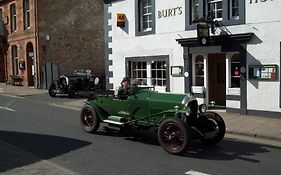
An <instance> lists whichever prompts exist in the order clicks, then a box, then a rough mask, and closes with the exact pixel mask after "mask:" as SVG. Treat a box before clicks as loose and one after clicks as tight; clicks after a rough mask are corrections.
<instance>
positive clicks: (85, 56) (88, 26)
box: [38, 0, 105, 75]
mask: <svg viewBox="0 0 281 175" xmlns="http://www.w3.org/2000/svg"><path fill="white" fill-rule="evenodd" d="M38 20H39V23H38V27H39V53H40V58H41V64H42V63H44V62H52V63H55V64H58V66H59V71H60V74H70V73H72V72H73V71H74V70H75V69H90V70H91V71H92V73H93V74H94V75H104V73H105V64H104V31H103V26H104V24H103V1H102V0H79V1H77V0H60V1H57V0H38Z"/></svg>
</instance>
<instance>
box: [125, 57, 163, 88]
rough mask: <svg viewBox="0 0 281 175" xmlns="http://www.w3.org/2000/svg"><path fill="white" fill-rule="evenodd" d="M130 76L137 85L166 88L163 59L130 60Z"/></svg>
mask: <svg viewBox="0 0 281 175" xmlns="http://www.w3.org/2000/svg"><path fill="white" fill-rule="evenodd" d="M129 64H130V70H129V71H130V77H131V80H132V81H133V82H135V83H137V84H138V85H139V86H156V87H164V88H166V83H167V78H166V71H167V69H166V62H165V61H137V62H135V61H131V62H129Z"/></svg>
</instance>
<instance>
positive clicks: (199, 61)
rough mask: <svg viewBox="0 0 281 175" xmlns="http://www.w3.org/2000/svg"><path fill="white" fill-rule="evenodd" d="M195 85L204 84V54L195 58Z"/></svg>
mask: <svg viewBox="0 0 281 175" xmlns="http://www.w3.org/2000/svg"><path fill="white" fill-rule="evenodd" d="M195 86H204V56H203V55H198V56H197V57H196V58H195Z"/></svg>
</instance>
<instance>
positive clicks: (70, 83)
mask: <svg viewBox="0 0 281 175" xmlns="http://www.w3.org/2000/svg"><path fill="white" fill-rule="evenodd" d="M104 88H105V87H104V77H102V76H93V75H92V74H91V72H90V71H84V70H79V71H74V73H73V74H71V75H69V76H65V75H61V76H60V77H59V78H58V79H57V80H56V81H54V82H53V83H52V84H51V85H50V86H49V89H48V91H49V95H50V96H51V97H55V96H56V95H57V94H67V95H68V96H69V97H70V98H72V97H74V96H75V95H76V94H77V93H78V92H79V91H94V90H97V89H104Z"/></svg>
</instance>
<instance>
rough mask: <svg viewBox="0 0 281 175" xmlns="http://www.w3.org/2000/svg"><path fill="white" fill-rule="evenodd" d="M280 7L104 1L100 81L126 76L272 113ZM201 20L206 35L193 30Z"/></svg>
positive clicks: (260, 2) (212, 1)
mask: <svg viewBox="0 0 281 175" xmlns="http://www.w3.org/2000/svg"><path fill="white" fill-rule="evenodd" d="M280 7H281V2H280V1H278V0H246V1H244V0H176V1H175V0H161V1H160V0H124V1H114V0H112V1H110V0H108V1H105V29H106V32H105V33H106V34H105V41H106V42H105V43H106V44H105V59H106V65H107V66H106V67H107V70H106V74H107V77H108V83H107V88H109V89H114V88H116V87H118V86H119V82H120V81H121V79H122V77H124V76H129V77H130V78H131V79H132V80H137V82H138V83H139V85H143V86H155V89H156V90H158V91H166V92H174V93H188V92H193V93H194V94H195V95H196V96H197V98H198V99H199V102H200V103H207V104H209V105H213V106H219V107H225V108H226V110H227V111H229V112H238V113H242V114H255V115H265V116H277V117H280V116H281V115H280V114H281V92H280V91H281V90H280V59H281V58H280V57H281V55H280V47H281V46H280V45H281V44H280V43H281V33H280V32H279V28H280V27H281V17H280V16H281V11H280V10H278V9H279V8H280ZM202 22H203V23H205V24H206V23H207V24H208V25H207V26H208V27H209V28H210V29H209V35H210V37H207V38H200V35H198V33H199V34H200V30H199V32H197V26H198V25H200V24H202ZM205 26H206V25H205ZM207 31H208V30H207ZM202 39H203V40H202ZM269 99H270V100H269Z"/></svg>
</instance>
